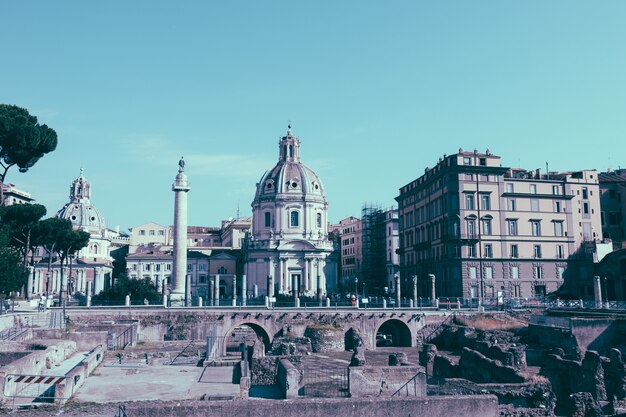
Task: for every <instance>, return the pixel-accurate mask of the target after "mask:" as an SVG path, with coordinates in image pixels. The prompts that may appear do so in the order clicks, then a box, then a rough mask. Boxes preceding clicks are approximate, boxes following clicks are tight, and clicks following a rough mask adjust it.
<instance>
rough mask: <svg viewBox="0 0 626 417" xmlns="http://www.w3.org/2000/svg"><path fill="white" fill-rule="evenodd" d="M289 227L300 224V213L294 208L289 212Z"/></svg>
mask: <svg viewBox="0 0 626 417" xmlns="http://www.w3.org/2000/svg"><path fill="white" fill-rule="evenodd" d="M290 220H291V227H298V226H300V213H299V212H297V211H296V210H294V211H292V212H291V218H290Z"/></svg>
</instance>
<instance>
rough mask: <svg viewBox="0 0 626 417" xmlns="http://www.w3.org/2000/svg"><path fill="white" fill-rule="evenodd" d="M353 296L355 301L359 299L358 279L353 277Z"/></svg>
mask: <svg viewBox="0 0 626 417" xmlns="http://www.w3.org/2000/svg"><path fill="white" fill-rule="evenodd" d="M354 295H355V296H356V299H357V300H358V299H359V278H358V277H354Z"/></svg>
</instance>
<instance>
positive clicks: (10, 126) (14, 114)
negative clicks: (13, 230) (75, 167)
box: [0, 104, 57, 206]
mask: <svg viewBox="0 0 626 417" xmlns="http://www.w3.org/2000/svg"><path fill="white" fill-rule="evenodd" d="M56 147H57V134H56V132H55V131H54V130H53V129H51V128H49V127H48V126H47V125H45V124H39V123H38V122H37V117H35V116H32V115H31V114H30V113H28V110H26V109H23V108H21V107H18V106H14V105H9V104H0V206H2V205H4V191H3V189H4V187H3V185H4V181H5V179H6V175H7V172H8V171H9V169H10V168H11V167H13V166H15V165H17V167H18V168H19V171H20V172H26V171H28V169H29V168H30V167H32V166H33V165H35V164H36V163H37V161H38V160H39V158H41V157H42V156H44V155H45V154H47V153H49V152H52V151H54V150H55V149H56Z"/></svg>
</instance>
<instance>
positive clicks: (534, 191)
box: [530, 184, 537, 194]
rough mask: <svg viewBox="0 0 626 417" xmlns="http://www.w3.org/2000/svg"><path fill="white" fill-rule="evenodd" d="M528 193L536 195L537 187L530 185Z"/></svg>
mask: <svg viewBox="0 0 626 417" xmlns="http://www.w3.org/2000/svg"><path fill="white" fill-rule="evenodd" d="M530 193H531V194H537V185H536V184H530Z"/></svg>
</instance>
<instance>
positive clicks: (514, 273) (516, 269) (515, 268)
mask: <svg viewBox="0 0 626 417" xmlns="http://www.w3.org/2000/svg"><path fill="white" fill-rule="evenodd" d="M511 278H513V279H519V266H512V267H511Z"/></svg>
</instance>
